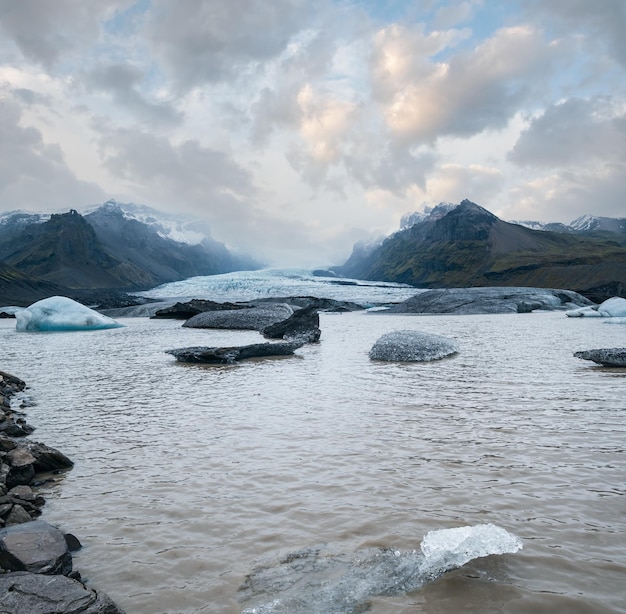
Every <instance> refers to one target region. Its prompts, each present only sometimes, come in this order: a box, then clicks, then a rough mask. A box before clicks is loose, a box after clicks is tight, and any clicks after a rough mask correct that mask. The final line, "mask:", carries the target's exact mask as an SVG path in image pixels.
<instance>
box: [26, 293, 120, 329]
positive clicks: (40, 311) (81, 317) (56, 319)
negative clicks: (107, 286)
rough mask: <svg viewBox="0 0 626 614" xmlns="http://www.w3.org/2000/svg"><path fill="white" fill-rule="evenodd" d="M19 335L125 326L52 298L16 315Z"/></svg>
mask: <svg viewBox="0 0 626 614" xmlns="http://www.w3.org/2000/svg"><path fill="white" fill-rule="evenodd" d="M15 318H16V320H17V322H16V325H15V329H16V330H17V331H19V332H51V331H75V330H101V329H106V328H118V327H121V326H124V325H123V324H120V323H119V322H116V321H115V320H113V319H112V318H109V317H108V316H105V315H102V314H101V313H98V312H97V311H94V310H93V309H89V307H85V306H84V305H81V304H80V303H78V302H76V301H74V300H72V299H71V298H67V297H66V296H51V297H50V298H45V299H43V300H41V301H37V302H36V303H33V304H32V305H30V306H28V307H25V308H24V309H20V310H18V311H16V312H15Z"/></svg>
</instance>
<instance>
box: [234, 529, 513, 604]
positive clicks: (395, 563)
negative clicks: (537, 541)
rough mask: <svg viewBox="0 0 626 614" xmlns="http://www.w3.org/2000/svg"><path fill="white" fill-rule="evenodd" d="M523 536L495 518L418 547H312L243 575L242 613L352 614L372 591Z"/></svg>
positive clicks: (509, 549) (414, 583)
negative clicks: (493, 521) (344, 550)
mask: <svg viewBox="0 0 626 614" xmlns="http://www.w3.org/2000/svg"><path fill="white" fill-rule="evenodd" d="M522 547H523V544H522V540H521V539H520V538H519V537H517V536H516V535H514V534H512V533H509V532H508V531H507V530H506V529H503V528H502V527H499V526H496V525H494V524H480V525H472V526H463V527H455V528H451V529H439V530H436V531H430V532H429V533H427V534H426V535H425V536H424V539H423V541H422V543H421V549H420V550H409V551H402V550H396V549H393V548H368V549H365V550H359V551H357V552H354V553H351V554H346V553H336V552H333V551H330V550H327V549H324V548H321V547H320V548H311V549H307V550H302V551H298V552H293V553H291V554H288V555H287V556H285V557H283V558H282V559H281V560H280V561H279V563H278V564H277V565H274V566H262V567H259V568H258V569H256V570H254V571H253V572H252V573H251V574H250V575H249V576H247V577H246V580H245V581H244V584H243V585H242V586H241V587H240V601H241V602H243V603H246V602H250V601H254V602H255V604H254V605H250V606H247V607H245V609H243V610H242V614H329V613H339V612H341V614H356V613H357V612H364V611H367V608H368V600H369V599H370V598H371V597H375V596H394V595H402V594H404V593H408V592H412V591H415V590H417V589H419V588H420V587H422V586H423V585H424V584H426V583H427V582H429V581H432V580H434V579H436V578H437V577H439V576H440V575H441V574H443V573H444V572H446V571H450V570H452V569H456V568H458V567H462V566H463V565H465V564H466V563H468V562H470V561H472V560H474V559H476V558H481V557H484V556H489V555H492V554H498V555H499V554H507V553H515V552H517V551H518V550H521V549H522Z"/></svg>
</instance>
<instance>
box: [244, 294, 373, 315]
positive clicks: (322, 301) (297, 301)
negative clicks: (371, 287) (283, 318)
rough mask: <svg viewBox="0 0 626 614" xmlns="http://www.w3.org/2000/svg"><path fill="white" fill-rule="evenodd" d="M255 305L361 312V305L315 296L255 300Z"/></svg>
mask: <svg viewBox="0 0 626 614" xmlns="http://www.w3.org/2000/svg"><path fill="white" fill-rule="evenodd" d="M255 303H257V304H259V303H286V304H287V305H293V306H294V307H300V308H302V309H304V308H305V307H314V308H315V309H317V310H318V311H332V312H344V311H362V310H363V309H365V307H363V305H359V304H358V303H353V302H351V301H340V300H336V299H334V298H318V297H317V296H282V297H272V298H263V299H257V300H255Z"/></svg>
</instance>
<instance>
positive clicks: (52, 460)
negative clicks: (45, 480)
mask: <svg viewBox="0 0 626 614" xmlns="http://www.w3.org/2000/svg"><path fill="white" fill-rule="evenodd" d="M25 445H26V447H27V448H28V451H29V452H30V454H31V455H32V456H33V458H34V463H33V465H34V469H35V472H36V473H43V472H47V471H57V470H59V469H70V468H72V467H73V466H74V462H73V461H71V460H70V459H69V458H68V457H67V456H65V454H63V453H62V452H59V450H56V449H55V448H51V447H50V446H47V445H46V444H45V443H40V442H38V441H28V442H25Z"/></svg>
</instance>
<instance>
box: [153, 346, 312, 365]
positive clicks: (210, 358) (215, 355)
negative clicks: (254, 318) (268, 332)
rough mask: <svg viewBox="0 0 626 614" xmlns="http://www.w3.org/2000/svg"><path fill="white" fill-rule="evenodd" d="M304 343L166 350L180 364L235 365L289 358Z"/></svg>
mask: <svg viewBox="0 0 626 614" xmlns="http://www.w3.org/2000/svg"><path fill="white" fill-rule="evenodd" d="M304 343H305V342H304V341H292V342H288V341H283V342H278V343H253V344H251V345H242V346H235V347H204V346H200V347H188V348H179V349H176V350H166V352H165V353H166V354H171V355H172V356H175V357H176V360H178V362H194V363H205V364H233V363H234V362H236V361H238V360H244V359H246V358H260V357H264V356H289V355H291V354H293V353H294V352H295V351H296V350H297V349H298V348H301V347H302V346H303V345H304Z"/></svg>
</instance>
